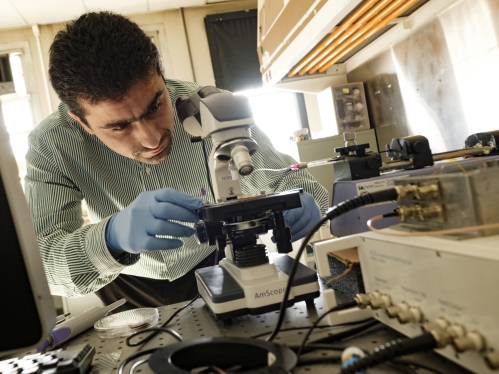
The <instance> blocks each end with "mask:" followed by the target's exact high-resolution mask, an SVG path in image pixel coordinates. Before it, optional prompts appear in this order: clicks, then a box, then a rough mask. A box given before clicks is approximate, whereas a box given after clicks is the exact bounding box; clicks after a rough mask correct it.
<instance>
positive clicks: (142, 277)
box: [25, 12, 328, 308]
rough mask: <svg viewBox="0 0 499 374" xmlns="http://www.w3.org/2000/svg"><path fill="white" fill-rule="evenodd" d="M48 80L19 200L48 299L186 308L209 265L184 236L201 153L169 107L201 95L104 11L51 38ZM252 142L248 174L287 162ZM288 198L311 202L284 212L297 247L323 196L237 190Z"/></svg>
mask: <svg viewBox="0 0 499 374" xmlns="http://www.w3.org/2000/svg"><path fill="white" fill-rule="evenodd" d="M49 75H50V80H51V83H52V86H53V87H54V89H55V91H56V92H57V94H58V95H59V98H60V99H61V101H62V103H61V104H60V106H59V108H58V110H57V111H56V112H55V113H53V114H52V115H50V116H49V117H48V118H46V119H45V120H44V121H43V122H42V123H41V124H40V125H39V126H38V127H37V128H36V129H35V130H34V131H33V132H32V133H31V134H30V137H29V150H28V153H27V156H26V158H27V176H26V183H25V191H26V196H27V199H28V203H29V206H30V210H31V214H32V217H33V221H34V226H35V231H36V233H37V235H38V241H39V246H40V250H41V252H42V258H43V261H44V265H45V270H46V274H47V278H48V283H49V285H50V289H51V292H52V293H53V294H56V295H62V296H67V297H75V296H79V295H84V294H88V293H91V292H95V293H96V294H97V296H99V297H100V298H101V300H102V301H103V302H104V303H105V304H109V303H111V302H113V301H115V300H118V299H120V298H122V297H126V298H127V299H128V302H127V304H126V308H136V307H145V306H152V307H156V306H161V305H166V304H171V303H176V302H180V301H184V300H188V299H190V298H192V297H194V296H195V295H196V293H197V291H196V283H195V278H194V270H195V269H197V268H200V267H205V266H210V265H213V263H214V259H215V256H214V247H209V246H208V245H201V246H200V245H198V244H197V243H196V241H195V239H194V238H193V237H192V235H193V233H194V230H193V229H192V227H191V226H192V223H193V222H196V220H197V216H196V209H198V208H200V207H201V206H202V205H203V202H202V200H201V198H203V192H202V191H205V190H207V189H208V186H209V181H208V178H207V176H206V170H205V164H204V163H205V160H204V155H203V149H202V145H201V144H200V143H191V142H190V136H189V135H188V134H187V133H186V132H185V131H184V129H183V128H182V125H181V124H180V123H179V120H178V118H177V115H176V111H175V109H174V103H175V101H176V99H177V98H178V97H179V96H181V95H186V96H189V95H191V94H193V93H195V92H197V91H198V90H199V89H200V88H201V87H200V86H199V85H197V84H195V83H190V82H181V81H176V80H169V79H164V77H163V70H162V65H161V58H160V56H159V53H158V50H157V48H156V47H155V45H154V44H153V42H152V41H151V39H150V38H149V37H148V36H147V35H146V34H145V33H144V32H143V31H142V30H141V29H140V28H139V27H138V26H137V25H136V24H135V23H133V22H131V21H129V20H128V19H126V18H125V17H122V16H120V15H116V14H112V13H109V12H100V13H88V14H84V15H83V16H81V17H80V18H78V19H77V20H75V21H73V22H70V23H68V24H67V26H66V28H65V29H64V30H62V31H61V32H59V33H58V34H57V35H56V37H55V40H54V42H53V44H52V46H51V48H50V68H49ZM252 135H253V137H254V138H255V140H256V141H257V143H258V144H259V146H260V149H259V151H258V152H257V153H256V154H255V155H254V156H253V157H252V160H253V163H254V165H255V168H256V169H258V168H273V169H276V168H282V167H284V166H286V165H289V164H292V163H294V162H295V161H294V160H293V159H292V158H290V157H289V156H286V155H283V154H281V153H278V152H277V151H276V150H275V149H274V148H273V147H272V145H271V143H270V141H269V140H268V138H267V137H266V136H265V135H264V134H263V132H262V131H261V130H260V129H258V128H257V127H254V128H253V129H252ZM294 187H303V188H304V189H305V190H306V191H308V192H309V193H306V194H304V195H303V197H302V203H303V207H302V208H298V209H294V210H291V211H289V212H287V213H286V220H287V223H288V224H289V225H290V227H291V231H292V234H293V240H296V239H298V238H300V237H303V236H305V235H306V233H307V232H308V230H309V229H310V228H311V227H312V226H313V224H315V223H316V222H317V221H318V219H319V218H320V213H319V208H318V207H317V204H316V203H315V201H314V198H313V196H315V198H316V199H317V201H318V202H319V204H320V205H321V209H322V211H324V210H325V209H326V208H327V200H328V198H327V192H326V191H325V190H324V188H323V187H321V186H320V185H319V184H318V183H317V182H316V181H315V180H314V179H313V178H312V177H311V176H310V175H309V174H308V173H307V172H299V173H296V174H287V173H281V174H275V173H267V172H265V173H263V172H255V173H253V174H252V175H250V176H249V177H247V178H245V179H244V181H243V182H242V188H243V191H244V192H245V193H248V194H256V193H258V191H260V190H262V189H265V190H267V192H274V191H284V190H288V189H290V188H294ZM311 194H313V196H312V195H311ZM208 198H209V199H210V200H212V201H213V197H212V196H210V195H208ZM83 200H84V201H85V202H86V205H87V207H88V212H89V215H90V218H91V221H92V224H90V225H86V226H83V219H82V208H81V204H82V201H83ZM179 222H182V223H179ZM181 238H182V239H181Z"/></svg>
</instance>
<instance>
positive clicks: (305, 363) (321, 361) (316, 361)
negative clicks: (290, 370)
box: [296, 353, 341, 366]
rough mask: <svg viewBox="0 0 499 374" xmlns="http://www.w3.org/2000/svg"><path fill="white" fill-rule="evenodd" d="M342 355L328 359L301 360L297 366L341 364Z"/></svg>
mask: <svg viewBox="0 0 499 374" xmlns="http://www.w3.org/2000/svg"><path fill="white" fill-rule="evenodd" d="M340 362H341V353H340V354H339V355H330V356H328V357H316V358H300V359H299V360H298V363H297V364H296V366H308V365H320V364H324V363H340Z"/></svg>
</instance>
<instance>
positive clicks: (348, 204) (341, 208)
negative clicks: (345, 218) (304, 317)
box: [266, 188, 398, 342]
mask: <svg viewBox="0 0 499 374" xmlns="http://www.w3.org/2000/svg"><path fill="white" fill-rule="evenodd" d="M397 198H398V193H397V191H396V190H395V188H389V189H386V190H381V191H376V192H373V193H367V194H365V195H361V196H358V197H356V198H353V199H350V200H346V201H344V202H341V203H339V204H338V205H335V206H334V207H332V208H331V209H330V210H329V211H328V212H327V213H326V216H325V217H323V218H321V220H320V221H319V222H317V223H316V224H315V225H314V227H312V229H311V230H310V231H309V233H308V234H307V236H306V237H305V238H304V239H303V241H302V243H301V245H300V249H299V250H298V252H297V254H296V257H295V260H294V261H293V265H292V267H291V270H290V272H289V274H288V283H287V286H286V291H285V292H284V297H283V300H282V302H281V308H280V309H279V319H278V320H277V323H276V327H275V329H274V331H273V332H272V334H271V335H270V336H269V337H268V338H267V339H266V340H267V341H269V342H271V341H272V340H274V339H275V337H276V336H277V334H278V333H279V330H280V328H281V325H282V323H283V322H284V316H285V312H286V304H287V302H288V297H289V293H290V292H291V286H292V284H293V283H292V282H293V279H294V276H295V274H296V269H297V268H298V264H299V262H300V258H301V255H302V254H303V251H304V250H305V248H306V246H307V244H308V242H309V241H310V239H311V238H312V236H313V235H314V234H315V232H316V231H317V230H318V229H319V228H320V227H321V226H322V225H323V224H324V223H325V222H326V221H327V220H328V219H329V220H332V219H334V218H336V217H339V216H340V215H342V214H345V213H347V212H349V211H351V210H354V209H357V208H360V207H362V206H365V205H369V204H374V203H381V202H384V201H391V200H397Z"/></svg>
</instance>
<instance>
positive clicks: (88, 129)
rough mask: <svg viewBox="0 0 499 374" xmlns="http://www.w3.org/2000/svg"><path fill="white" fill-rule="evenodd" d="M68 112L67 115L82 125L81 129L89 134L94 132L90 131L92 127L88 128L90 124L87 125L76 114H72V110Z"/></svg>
mask: <svg viewBox="0 0 499 374" xmlns="http://www.w3.org/2000/svg"><path fill="white" fill-rule="evenodd" d="M68 114H69V116H70V117H71V118H72V119H74V120H75V121H76V122H78V123H79V124H80V125H81V127H83V129H84V130H85V131H86V132H88V133H89V134H91V135H93V134H94V132H93V131H92V129H91V128H90V126H88V125H87V124H86V123H85V121H83V120H82V119H81V118H80V117H78V116H77V115H76V114H74V113H73V112H72V111H70V110H68Z"/></svg>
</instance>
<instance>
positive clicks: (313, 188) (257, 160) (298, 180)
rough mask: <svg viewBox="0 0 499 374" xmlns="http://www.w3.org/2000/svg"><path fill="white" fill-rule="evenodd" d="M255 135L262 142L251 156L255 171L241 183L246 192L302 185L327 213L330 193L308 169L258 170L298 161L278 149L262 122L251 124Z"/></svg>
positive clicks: (322, 211)
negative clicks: (263, 129)
mask: <svg viewBox="0 0 499 374" xmlns="http://www.w3.org/2000/svg"><path fill="white" fill-rule="evenodd" d="M251 136H252V138H253V139H254V140H255V141H256V142H257V143H258V151H257V152H256V153H255V154H254V155H253V156H251V160H252V161H253V166H254V168H255V171H253V173H252V174H250V175H249V176H247V177H245V178H244V179H243V180H242V183H241V186H242V189H243V192H244V193H247V194H257V193H258V192H259V191H261V190H265V191H266V192H267V193H271V192H282V191H286V190H290V189H293V188H297V187H300V188H303V190H304V191H306V192H308V193H310V194H312V196H314V199H315V201H316V202H317V204H318V205H319V208H320V210H321V214H325V213H326V210H327V209H328V208H329V194H328V192H327V190H326V189H325V188H324V187H323V186H322V185H321V184H320V183H319V182H317V181H316V180H315V178H314V177H313V176H312V175H310V173H309V172H308V171H307V170H305V169H302V170H299V171H269V170H258V169H284V168H286V167H288V166H289V165H292V164H296V160H295V159H293V157H291V156H289V155H286V154H284V153H281V152H279V151H277V150H276V149H275V148H274V146H273V145H272V143H271V141H270V139H269V138H268V137H267V135H265V133H264V132H263V131H262V130H261V129H260V128H259V127H258V126H253V127H252V128H251Z"/></svg>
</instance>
